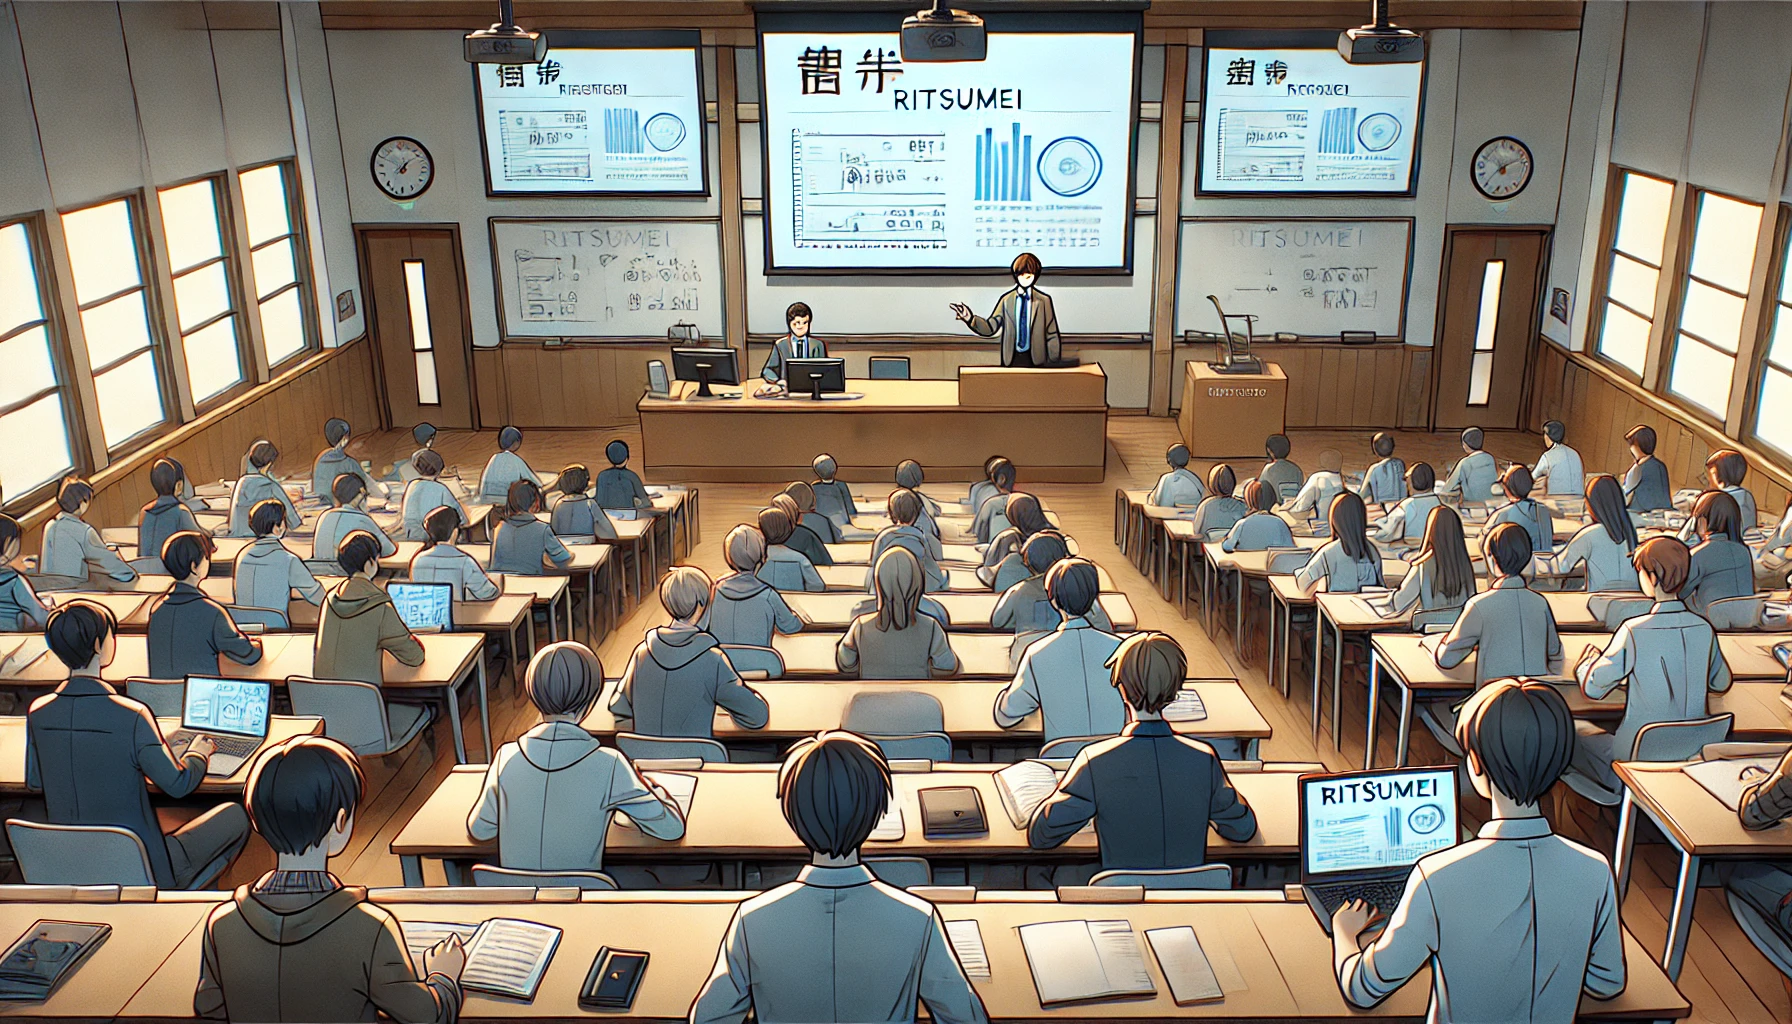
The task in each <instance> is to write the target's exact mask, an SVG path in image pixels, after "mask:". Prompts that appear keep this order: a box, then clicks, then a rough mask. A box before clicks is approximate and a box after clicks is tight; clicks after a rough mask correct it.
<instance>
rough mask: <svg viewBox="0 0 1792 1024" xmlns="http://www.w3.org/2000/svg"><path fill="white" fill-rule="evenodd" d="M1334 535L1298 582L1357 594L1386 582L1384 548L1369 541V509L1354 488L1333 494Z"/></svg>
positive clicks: (1309, 561)
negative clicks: (1380, 549)
mask: <svg viewBox="0 0 1792 1024" xmlns="http://www.w3.org/2000/svg"><path fill="white" fill-rule="evenodd" d="M1326 518H1327V521H1328V522H1330V523H1331V532H1332V539H1331V540H1329V541H1327V542H1326V543H1325V545H1324V546H1323V547H1321V548H1320V549H1319V550H1318V551H1315V552H1313V557H1311V558H1309V559H1307V564H1306V565H1303V566H1301V568H1300V571H1299V572H1296V573H1295V574H1294V582H1296V583H1298V584H1300V585H1301V587H1303V588H1305V589H1307V590H1313V589H1315V588H1318V587H1320V586H1321V585H1323V586H1324V588H1325V590H1326V592H1327V593H1331V594H1354V593H1356V592H1358V591H1360V590H1362V589H1363V588H1364V587H1381V586H1386V582H1385V581H1384V580H1383V579H1382V575H1381V552H1380V551H1377V550H1376V549H1375V545H1373V544H1371V543H1369V532H1368V527H1369V511H1368V509H1366V508H1365V507H1364V506H1363V499H1362V498H1361V497H1359V496H1357V495H1356V494H1354V493H1352V492H1350V491H1344V492H1342V493H1340V494H1338V495H1337V496H1336V497H1334V498H1332V505H1331V513H1330V514H1329V515H1328V516H1327V517H1326Z"/></svg>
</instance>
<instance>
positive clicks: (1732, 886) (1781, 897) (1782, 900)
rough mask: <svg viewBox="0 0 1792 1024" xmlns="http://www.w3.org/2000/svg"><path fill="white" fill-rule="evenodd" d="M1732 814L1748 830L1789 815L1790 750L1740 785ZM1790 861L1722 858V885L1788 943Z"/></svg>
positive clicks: (1791, 935) (1791, 914) (1791, 813)
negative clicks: (1770, 768)
mask: <svg viewBox="0 0 1792 1024" xmlns="http://www.w3.org/2000/svg"><path fill="white" fill-rule="evenodd" d="M1736 815H1737V817H1738V818H1739V819H1741V821H1742V827H1743V828H1745V829H1748V830H1749V831H1751V832H1759V831H1762V830H1764V829H1770V828H1773V827H1774V826H1776V825H1778V824H1779V823H1780V822H1782V821H1785V820H1786V818H1787V817H1788V816H1792V750H1789V751H1787V752H1786V755H1785V756H1784V757H1782V758H1781V759H1780V763H1779V764H1778V765H1776V766H1774V769H1773V771H1771V772H1768V773H1765V774H1763V775H1761V776H1759V777H1757V778H1754V779H1753V781H1748V782H1745V783H1744V784H1743V789H1742V796H1741V799H1740V801H1739V803H1738V807H1737V811H1736ZM1789 869H1792V864H1787V863H1786V862H1784V861H1777V862H1776V861H1764V860H1745V861H1722V862H1720V863H1719V864H1718V878H1719V879H1720V880H1721V881H1722V883H1723V884H1724V886H1725V887H1726V888H1727V889H1729V890H1730V892H1732V893H1734V894H1735V895H1736V896H1738V897H1740V898H1741V899H1742V900H1743V901H1744V902H1746V903H1748V904H1749V905H1750V906H1752V907H1754V909H1755V912H1756V913H1759V914H1761V915H1762V916H1764V917H1766V918H1767V920H1768V921H1769V922H1770V923H1772V924H1773V926H1774V927H1775V929H1776V930H1777V931H1778V933H1779V938H1780V941H1782V942H1792V870H1789Z"/></svg>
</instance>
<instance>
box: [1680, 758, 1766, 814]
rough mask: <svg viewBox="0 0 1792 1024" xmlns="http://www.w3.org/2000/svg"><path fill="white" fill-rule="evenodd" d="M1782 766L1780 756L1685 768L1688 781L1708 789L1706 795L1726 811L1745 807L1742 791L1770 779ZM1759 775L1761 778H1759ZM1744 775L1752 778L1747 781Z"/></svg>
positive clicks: (1702, 762)
mask: <svg viewBox="0 0 1792 1024" xmlns="http://www.w3.org/2000/svg"><path fill="white" fill-rule="evenodd" d="M1779 763H1780V759H1779V757H1778V756H1776V755H1767V756H1763V757H1738V758H1725V759H1719V760H1713V761H1695V762H1693V763H1692V764H1689V765H1687V766H1686V767H1685V768H1682V769H1681V771H1683V772H1685V773H1686V777H1687V778H1689V779H1691V780H1693V781H1694V782H1696V783H1698V784H1699V785H1701V786H1703V787H1704V788H1705V792H1707V793H1710V794H1711V795H1712V796H1714V797H1717V798H1718V799H1719V800H1721V801H1722V802H1723V805H1724V806H1725V807H1728V808H1729V809H1730V810H1732V811H1734V810H1736V809H1737V808H1738V807H1739V806H1740V805H1741V804H1742V791H1743V790H1745V789H1747V788H1748V787H1750V786H1752V785H1754V784H1755V783H1757V782H1759V781H1761V780H1762V779H1764V778H1766V777H1767V776H1769V775H1771V774H1773V769H1774V768H1775V767H1777V766H1778V765H1779ZM1757 772H1759V773H1760V774H1756V773H1757ZM1744 774H1746V775H1747V776H1748V777H1747V778H1743V776H1744Z"/></svg>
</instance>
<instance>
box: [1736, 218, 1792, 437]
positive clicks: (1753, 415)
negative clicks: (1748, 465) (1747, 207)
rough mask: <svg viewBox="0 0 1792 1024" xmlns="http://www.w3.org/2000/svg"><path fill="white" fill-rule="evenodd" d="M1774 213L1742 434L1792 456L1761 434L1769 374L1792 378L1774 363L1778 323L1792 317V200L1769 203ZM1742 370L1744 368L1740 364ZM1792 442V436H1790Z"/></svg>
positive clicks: (1789, 369)
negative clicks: (1787, 290) (1787, 292)
mask: <svg viewBox="0 0 1792 1024" xmlns="http://www.w3.org/2000/svg"><path fill="white" fill-rule="evenodd" d="M1769 213H1771V214H1772V215H1773V223H1772V224H1771V225H1766V224H1763V225H1762V226H1763V228H1768V227H1771V229H1772V231H1773V250H1772V254H1773V255H1772V259H1773V265H1772V266H1770V267H1768V272H1767V283H1766V287H1765V294H1764V295H1762V297H1761V311H1762V315H1761V317H1760V320H1759V322H1758V323H1757V324H1756V328H1757V330H1756V335H1757V337H1756V342H1755V351H1754V359H1753V360H1751V362H1750V365H1749V366H1748V368H1747V371H1748V381H1747V384H1746V386H1745V390H1744V392H1743V402H1744V405H1743V416H1742V431H1741V434H1742V437H1743V439H1744V440H1746V441H1747V442H1748V443H1749V444H1751V445H1756V446H1759V447H1761V448H1765V449H1766V450H1768V451H1770V452H1773V453H1774V454H1776V455H1780V456H1783V457H1785V458H1787V459H1792V447H1788V446H1782V445H1778V444H1775V443H1774V442H1772V441H1769V440H1768V439H1767V438H1765V437H1762V436H1761V432H1760V424H1761V392H1762V390H1763V388H1764V387H1765V386H1766V381H1767V375H1768V374H1769V373H1782V374H1784V375H1785V376H1786V377H1787V378H1788V380H1792V367H1786V368H1783V369H1782V368H1780V367H1778V366H1775V365H1773V363H1772V359H1771V355H1772V352H1773V332H1774V326H1775V324H1777V323H1778V320H1779V318H1780V317H1781V316H1787V317H1792V301H1787V300H1783V299H1781V297H1780V296H1781V289H1782V288H1784V287H1785V286H1786V280H1787V277H1788V276H1792V202H1786V201H1783V200H1782V201H1780V202H1776V203H1772V204H1767V206H1766V208H1764V209H1763V210H1762V213H1761V215H1762V218H1763V219H1765V218H1766V217H1767V215H1768V214H1769ZM1739 369H1740V367H1739ZM1788 441H1789V443H1792V439H1788Z"/></svg>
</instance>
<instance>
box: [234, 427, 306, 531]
mask: <svg viewBox="0 0 1792 1024" xmlns="http://www.w3.org/2000/svg"><path fill="white" fill-rule="evenodd" d="M279 459H280V449H278V448H276V447H274V444H273V442H272V441H267V440H258V441H256V442H255V443H254V444H252V445H250V446H249V454H247V455H245V456H244V457H243V475H242V476H240V477H238V478H237V481H236V485H235V486H233V487H232V488H231V489H230V533H229V536H232V537H250V536H254V534H253V533H252V532H251V531H250V529H249V513H250V512H251V511H252V510H253V509H254V508H255V506H257V505H259V504H261V503H262V502H264V501H270V500H273V501H278V502H280V506H281V508H284V509H285V510H286V528H287V529H289V530H296V529H298V528H299V527H301V526H303V525H305V517H304V516H302V515H300V514H299V510H298V508H297V506H295V505H293V503H292V495H290V494H288V493H286V488H285V487H282V486H281V485H280V480H279V478H277V477H275V476H274V463H275V462H277V461H279Z"/></svg>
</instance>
